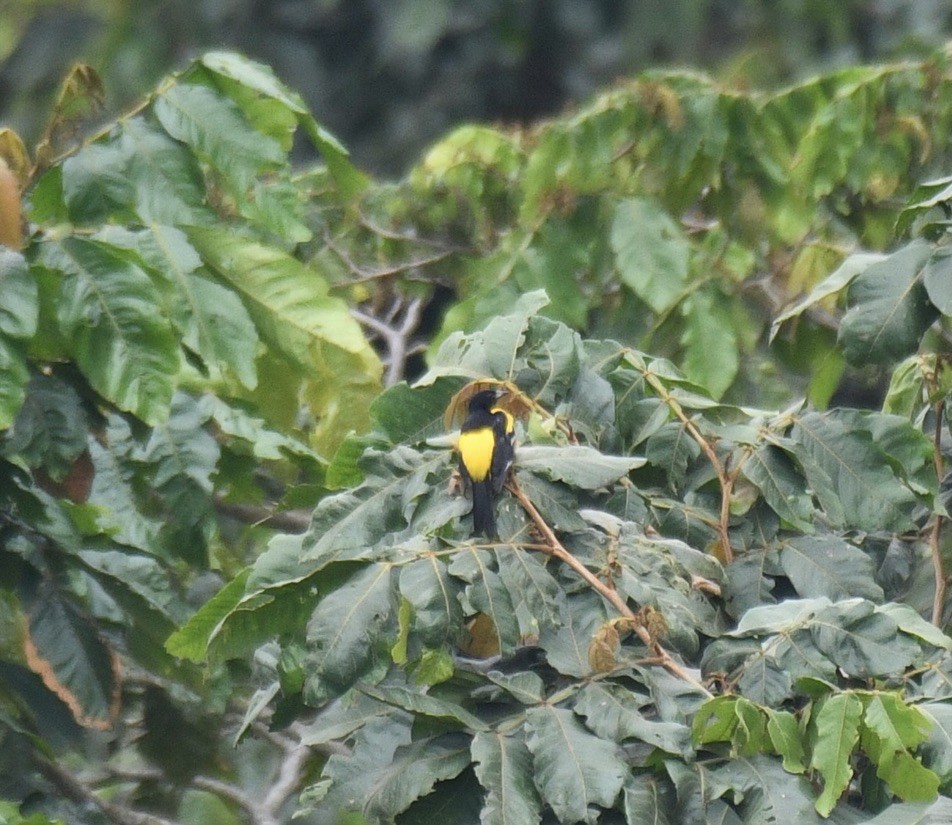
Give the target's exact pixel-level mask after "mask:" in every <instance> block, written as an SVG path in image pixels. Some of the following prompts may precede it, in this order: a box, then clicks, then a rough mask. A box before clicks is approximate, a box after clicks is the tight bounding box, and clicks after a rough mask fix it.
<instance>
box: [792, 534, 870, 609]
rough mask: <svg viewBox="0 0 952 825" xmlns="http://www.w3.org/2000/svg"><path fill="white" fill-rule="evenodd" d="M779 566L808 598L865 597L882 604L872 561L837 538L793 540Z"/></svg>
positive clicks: (829, 536)
mask: <svg viewBox="0 0 952 825" xmlns="http://www.w3.org/2000/svg"><path fill="white" fill-rule="evenodd" d="M780 564H781V565H782V566H783V569H784V572H785V573H786V574H787V576H789V577H790V581H791V582H793V586H794V587H795V588H796V590H797V593H799V594H800V595H801V596H804V597H806V598H810V597H813V596H827V597H829V598H830V599H833V600H835V599H843V598H847V597H849V596H862V597H863V598H866V599H870V600H872V601H875V602H879V601H882V599H883V589H882V588H881V587H880V586H879V585H878V584H877V583H876V581H875V579H874V576H875V573H876V567H875V565H874V563H873V560H872V559H871V558H870V557H869V556H868V555H867V554H866V553H864V552H863V551H862V550H860V549H859V548H857V547H856V546H855V545H852V544H850V543H849V542H847V541H844V540H843V539H841V538H839V537H838V536H832V535H823V536H794V537H793V538H790V539H788V540H787V541H785V542H784V543H783V546H782V548H781V550H780Z"/></svg>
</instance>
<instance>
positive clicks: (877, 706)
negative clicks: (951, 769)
mask: <svg viewBox="0 0 952 825" xmlns="http://www.w3.org/2000/svg"><path fill="white" fill-rule="evenodd" d="M863 724H864V731H863V734H864V735H863V747H864V749H865V750H866V752H867V753H869V754H870V756H871V758H872V759H873V761H874V762H875V763H876V775H877V776H878V777H880V779H883V780H884V781H885V782H886V783H887V784H888V785H889V789H890V790H891V791H892V792H893V793H894V794H896V796H898V797H899V798H900V799H902V800H904V801H906V802H931V801H932V800H933V799H935V797H936V794H937V792H938V788H939V777H938V776H937V775H936V774H935V773H933V772H932V771H931V770H929V769H928V768H926V767H924V766H923V764H922V762H920V761H919V760H917V759H916V758H915V756H913V754H912V750H914V749H915V748H917V747H918V746H919V745H920V744H921V743H922V742H923V741H925V739H926V737H927V736H928V733H929V729H930V727H931V726H930V722H929V719H928V717H927V716H926V715H925V714H924V713H922V711H920V710H919V709H918V708H916V707H913V706H911V705H907V704H906V703H905V702H903V701H902V699H900V697H899V696H897V695H896V694H893V693H878V694H875V695H874V696H873V697H872V698H871V699H870V700H869V702H868V703H867V705H866V713H865V714H864V716H863Z"/></svg>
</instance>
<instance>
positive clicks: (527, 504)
mask: <svg viewBox="0 0 952 825" xmlns="http://www.w3.org/2000/svg"><path fill="white" fill-rule="evenodd" d="M506 486H507V488H508V489H509V490H510V491H511V492H512V494H513V495H514V496H515V497H516V499H517V500H518V502H519V504H521V505H522V508H523V509H524V510H525V511H526V513H527V514H528V515H529V518H531V519H532V523H533V524H535V526H536V528H537V529H538V531H539V532H540V533H541V534H542V536H543V538H544V539H545V544H544V545H543V546H542V552H544V553H548V554H549V555H550V556H553V557H554V558H557V559H558V560H559V561H561V562H564V563H565V564H567V565H568V566H569V567H571V568H572V569H573V570H574V571H575V572H576V573H578V575H579V576H581V577H582V579H584V580H585V582H586V583H587V584H588V585H589V586H590V587H591V588H592V589H593V590H595V591H596V592H597V593H598V594H599V595H600V596H601V597H602V598H603V599H605V601H607V602H609V603H610V604H611V605H612V607H614V608H615V609H616V610H617V611H618V612H619V613H620V614H621V615H622V616H624V617H625V618H626V619H631V623H632V624H631V627H632V630H633V631H634V632H635V633H636V634H637V635H638V638H639V639H641V641H642V642H643V643H644V645H645V646H646V647H647V648H648V649H649V650H651V651H653V652H654V654H655V656H656V657H657V663H658V664H659V665H661V667H663V668H664V669H665V670H667V671H668V672H669V673H671V674H673V675H675V676H677V677H678V678H679V679H683V680H684V681H685V682H688V683H690V684H691V685H693V686H694V687H696V688H697V689H698V690H701V691H703V692H704V693H705V694H707V695H708V696H710V695H711V693H710V691H708V689H707V688H706V687H704V685H702V684H701V683H700V682H699V681H698V680H697V679H695V678H694V676H693V675H692V674H691V673H689V672H688V671H687V670H686V669H685V668H684V667H682V666H681V664H679V663H678V662H677V661H676V660H675V659H674V657H673V656H671V654H670V653H668V651H667V650H665V649H664V648H663V647H662V646H661V645H660V644H659V643H658V642H656V641H655V640H654V639H652V638H651V634H650V633H649V632H648V629H647V628H646V627H645V626H644V624H643V623H642V621H641V620H640V619H639V618H638V616H637V615H636V614H635V612H634V611H633V610H632V609H631V608H630V607H629V606H628V604H627V602H626V601H625V599H624V598H622V596H621V595H619V593H618V591H617V590H615V588H614V587H610V586H609V585H607V584H605V582H603V581H602V580H601V579H599V578H598V577H597V576H596V575H595V574H594V573H592V571H591V570H589V569H588V568H587V567H586V566H585V565H584V564H582V562H580V561H579V560H578V559H577V558H575V556H573V555H572V554H571V553H570V552H569V551H568V550H566V549H565V547H563V546H562V543H561V542H560V541H559V540H558V538H557V537H556V535H555V533H554V532H553V531H552V528H551V527H549V525H548V524H546V522H545V519H544V518H542V515H541V514H540V513H539V511H538V510H537V509H536V507H535V505H534V504H533V503H532V502H531V501H530V500H529V498H528V497H527V496H526V494H525V493H524V492H522V488H521V487H520V486H519V484H518V483H517V482H516V480H515V479H514V478H513V479H510V481H509V482H508V483H507V485H506ZM532 546H533V547H535V546H537V545H532Z"/></svg>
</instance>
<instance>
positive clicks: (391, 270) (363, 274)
mask: <svg viewBox="0 0 952 825" xmlns="http://www.w3.org/2000/svg"><path fill="white" fill-rule="evenodd" d="M324 243H325V244H326V245H327V248H328V249H329V250H331V252H333V253H334V254H335V255H336V256H337V257H338V258H340V260H341V263H343V264H344V266H346V267H347V268H348V269H349V270H350V271H351V274H353V275H354V276H355V278H354V283H364V282H366V281H376V280H379V279H381V278H389V277H391V276H393V275H400V274H402V273H404V272H409V271H411V270H414V269H419V268H420V267H421V266H429V265H430V264H436V263H439V262H440V261H443V260H446V259H447V258H449V257H450V256H451V255H455V254H456V253H457V250H455V249H445V248H444V249H440V250H439V251H438V252H434V253H433V254H432V255H425V256H424V257H422V258H416V259H414V260H411V261H403V262H402V263H398V264H392V265H391V266H385V267H381V268H379V269H365V268H364V267H362V266H361V265H360V264H358V263H357V262H356V261H355V260H354V259H353V258H351V257H350V254H349V253H348V252H347V250H345V249H343V248H341V247H340V246H338V245H337V244H336V243H335V242H334V240H333V239H332V238H331V236H330V234H325V235H324Z"/></svg>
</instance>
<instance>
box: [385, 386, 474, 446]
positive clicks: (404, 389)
mask: <svg viewBox="0 0 952 825" xmlns="http://www.w3.org/2000/svg"><path fill="white" fill-rule="evenodd" d="M459 388H460V386H459V383H458V382H455V381H443V380H439V381H436V382H435V383H433V384H431V385H429V386H425V387H420V388H418V389H410V387H409V386H407V384H406V383H405V382H401V383H399V384H396V385H395V386H393V387H389V388H388V389H386V390H384V391H383V392H382V393H381V394H380V395H378V396H377V397H376V398H375V399H374V401H373V403H372V404H371V405H370V415H371V417H372V418H373V421H374V423H375V424H376V425H377V427H378V428H379V429H380V430H382V431H383V432H384V433H386V435H387V437H388V438H389V439H390V441H392V442H393V443H394V444H399V443H401V442H402V443H408V444H418V443H420V442H422V441H424V440H425V439H427V438H429V437H431V436H438V435H443V433H444V429H443V413H444V411H445V410H446V407H447V405H448V404H449V403H450V399H451V398H452V397H453V394H454V393H456V392H457V391H458V390H459Z"/></svg>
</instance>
